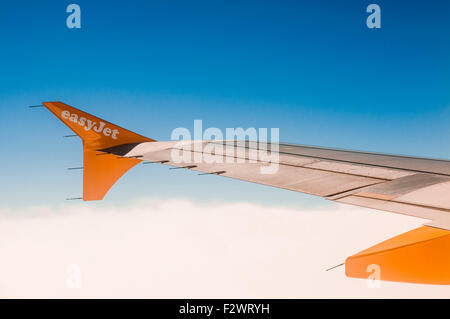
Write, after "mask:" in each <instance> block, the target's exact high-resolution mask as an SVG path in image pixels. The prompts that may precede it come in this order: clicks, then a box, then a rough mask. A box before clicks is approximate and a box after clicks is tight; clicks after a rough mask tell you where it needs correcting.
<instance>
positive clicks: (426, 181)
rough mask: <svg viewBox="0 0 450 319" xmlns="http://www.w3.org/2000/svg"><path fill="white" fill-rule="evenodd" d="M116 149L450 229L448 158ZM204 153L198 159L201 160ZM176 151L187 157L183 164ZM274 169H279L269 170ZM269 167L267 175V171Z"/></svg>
mask: <svg viewBox="0 0 450 319" xmlns="http://www.w3.org/2000/svg"><path fill="white" fill-rule="evenodd" d="M196 149H197V150H196ZM273 149H276V150H275V151H272V150H273ZM178 150H180V151H178ZM110 151H112V152H115V153H116V154H120V155H121V156H124V157H135V158H140V159H142V160H146V161H148V162H158V163H162V164H165V165H170V166H174V167H178V168H185V169H190V170H194V171H199V172H203V173H211V174H215V175H220V176H224V177H230V178H234V179H239V180H243V181H249V182H253V183H258V184H264V185H269V186H273V187H278V188H284V189H288V190H292V191H297V192H302V193H307V194H312V195H317V196H321V197H324V198H326V199H328V200H332V201H336V202H340V203H346V204H352V205H357V206H363V207H369V208H374V209H379V210H383V211H389V212H394V213H400V214H405V215H410V216H414V217H420V218H425V219H429V220H431V222H430V223H429V224H428V225H430V226H435V227H439V228H442V229H446V230H450V161H447V160H438V159H426V158H415V157H406V156H397V155H386V154H377V153H368V152H359V151H349V150H341V149H330V148H322V147H314V146H303V145H293V144H277V145H275V146H274V144H272V143H257V142H249V141H242V142H235V141H230V142H227V141H223V142H222V141H198V142H189V143H186V142H182V143H180V142H150V143H142V144H140V145H137V146H135V147H134V148H133V149H131V150H129V151H128V152H126V153H124V152H120V151H119V150H110ZM252 151H255V152H256V153H258V152H260V153H261V154H263V156H259V155H257V156H254V159H253V160H252V156H251V152H252ZM198 152H201V156H199V157H198V158H199V159H201V160H200V161H199V160H196V159H195V155H196V154H195V153H198ZM176 153H178V154H176ZM173 154H176V158H183V159H184V160H183V161H181V162H180V161H178V162H177V161H176V160H174V158H173V157H174V156H173ZM208 158H209V162H208ZM275 164H276V165H277V167H275ZM271 166H273V172H270V170H269V168H270V167H271ZM264 167H266V168H267V170H268V171H269V172H264V171H263V170H262V168H264Z"/></svg>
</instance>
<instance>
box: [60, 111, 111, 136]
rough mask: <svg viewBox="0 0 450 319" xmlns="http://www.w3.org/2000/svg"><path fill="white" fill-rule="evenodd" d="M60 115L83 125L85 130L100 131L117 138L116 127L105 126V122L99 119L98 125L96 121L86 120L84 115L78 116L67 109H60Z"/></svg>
mask: <svg viewBox="0 0 450 319" xmlns="http://www.w3.org/2000/svg"><path fill="white" fill-rule="evenodd" d="M61 116H62V118H63V119H66V120H69V121H71V122H73V123H76V124H78V125H80V126H83V127H84V129H85V130H86V131H90V130H93V131H95V132H97V133H102V134H103V135H105V136H111V138H113V139H115V140H117V135H118V134H119V130H118V129H114V130H112V129H110V128H109V127H107V126H106V123H105V122H102V121H100V123H99V124H98V125H96V124H97V122H92V121H91V120H88V119H87V118H85V117H82V116H80V117H79V116H78V114H75V113H72V114H70V112H69V111H62V113H61Z"/></svg>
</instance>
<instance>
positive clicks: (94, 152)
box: [42, 102, 155, 201]
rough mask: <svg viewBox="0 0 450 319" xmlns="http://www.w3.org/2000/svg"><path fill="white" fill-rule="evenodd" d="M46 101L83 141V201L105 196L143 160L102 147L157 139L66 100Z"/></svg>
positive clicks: (49, 107) (52, 110) (50, 108)
mask: <svg viewBox="0 0 450 319" xmlns="http://www.w3.org/2000/svg"><path fill="white" fill-rule="evenodd" d="M42 104H43V105H44V106H45V107H46V108H47V109H48V110H50V112H52V113H53V114H54V115H55V116H56V117H57V118H59V119H60V120H61V121H62V122H63V123H64V124H66V125H67V126H68V127H69V128H70V129H71V130H72V131H73V132H74V133H75V134H77V135H78V136H79V137H81V139H82V140H83V151H84V164H83V168H84V171H83V200H85V201H89V200H100V199H103V197H104V196H105V194H106V193H107V192H108V190H109V189H110V188H111V187H112V185H114V183H115V182H116V181H117V180H118V179H119V178H120V177H121V176H122V175H123V174H125V173H126V172H127V171H128V170H129V169H130V168H132V167H133V166H135V165H136V164H138V163H139V162H140V160H139V159H135V158H124V157H120V156H117V155H112V154H107V153H104V152H102V151H101V150H105V149H108V148H111V147H115V146H120V145H126V144H135V143H143V142H154V141H155V140H152V139H150V138H148V137H145V136H142V135H139V134H136V133H133V132H131V131H129V130H126V129H124V128H122V127H120V126H117V125H115V124H112V123H110V122H107V121H105V120H102V119H100V118H98V117H95V116H93V115H91V114H88V113H86V112H83V111H81V110H78V109H76V108H74V107H72V106H69V105H67V104H64V103H62V102H43V103H42ZM100 154H101V155H100Z"/></svg>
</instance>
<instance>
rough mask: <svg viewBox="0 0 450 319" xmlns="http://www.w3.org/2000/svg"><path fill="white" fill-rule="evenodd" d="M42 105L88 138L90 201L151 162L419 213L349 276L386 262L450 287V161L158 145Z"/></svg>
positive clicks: (245, 145) (390, 271)
mask: <svg viewBox="0 0 450 319" xmlns="http://www.w3.org/2000/svg"><path fill="white" fill-rule="evenodd" d="M43 104H44V106H46V107H47V108H48V109H49V110H50V111H52V112H53V113H54V114H55V115H56V116H57V117H58V118H60V119H61V120H62V121H63V122H64V123H65V124H66V125H67V126H69V127H70V128H71V129H72V130H73V131H74V132H75V133H76V134H77V135H79V136H80V137H81V138H82V139H83V145H84V146H83V147H84V152H85V160H84V192H83V199H84V200H96V199H102V198H103V196H104V195H105V194H106V192H107V191H108V190H109V188H110V187H111V186H112V185H113V184H114V183H115V182H116V181H117V179H118V178H120V176H122V174H124V173H125V172H126V171H127V170H128V169H130V168H131V167H133V166H134V165H136V164H137V163H139V162H140V161H145V162H144V163H150V162H151V163H161V164H164V165H169V166H171V167H172V168H179V169H190V170H194V171H198V172H199V173H202V174H214V175H219V176H223V177H229V178H234V179H238V180H243V181H249V182H253V183H258V184H264V185H269V186H273V187H278V188H283V189H288V190H292V191H297V192H302V193H308V194H312V195H317V196H321V197H324V198H326V199H328V200H332V201H336V202H339V203H345V204H351V205H357V206H363V207H369V208H374V209H378V210H383V211H389V212H394V213H400V214H405V215H410V216H415V217H420V218H424V219H428V220H430V222H429V223H427V224H426V225H425V226H423V227H420V228H417V229H415V230H412V231H410V232H407V233H405V234H402V235H399V236H396V237H394V238H391V239H389V240H387V241H385V242H382V243H380V244H378V245H376V246H373V247H372V248H369V249H367V250H364V251H362V252H360V253H358V254H355V255H353V256H351V257H349V258H347V260H346V263H345V265H346V275H347V276H349V277H355V278H368V277H369V276H370V274H371V271H372V270H371V269H375V270H377V269H378V268H377V267H380V271H381V274H380V277H381V278H382V279H383V280H390V281H400V282H415V283H432V284H450V253H449V252H450V161H448V160H439V159H427V158H417V157H407V156H397V155H388V154H377V153H369V152H360V151H349V150H342V149H331V148H322V147H314V146H304V145H293V144H283V143H276V144H274V143H261V142H251V141H168V142H156V141H154V140H152V139H148V138H145V137H143V136H141V135H138V134H135V133H133V132H130V131H128V130H125V129H123V128H121V127H118V126H116V125H114V124H112V123H109V122H106V121H104V120H101V119H99V118H96V117H94V116H92V115H90V114H87V113H85V112H82V111H80V110H77V109H75V108H73V107H70V106H68V105H66V104H64V103H61V102H44V103H43ZM82 119H84V120H82ZM373 265H375V266H376V267H375V268H374V267H373ZM369 266H370V267H371V268H369ZM368 269H369V270H370V271H369V270H368Z"/></svg>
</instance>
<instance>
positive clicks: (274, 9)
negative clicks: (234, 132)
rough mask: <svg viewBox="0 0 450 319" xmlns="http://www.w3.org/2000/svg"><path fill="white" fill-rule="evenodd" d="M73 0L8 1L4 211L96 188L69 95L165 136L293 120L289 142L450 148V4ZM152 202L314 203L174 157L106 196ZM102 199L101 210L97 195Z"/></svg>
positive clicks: (287, 130) (1, 87) (3, 76)
mask: <svg viewBox="0 0 450 319" xmlns="http://www.w3.org/2000/svg"><path fill="white" fill-rule="evenodd" d="M69 3H70V2H65V1H39V2H38V1H20V2H19V1H2V2H1V4H0V39H1V46H2V50H0V70H1V71H0V118H1V119H2V125H1V126H0V143H1V146H2V155H3V156H1V157H0V173H1V176H2V183H1V184H0V193H1V194H2V195H1V198H2V203H1V205H3V206H8V207H9V206H11V207H12V206H21V205H37V204H44V203H45V204H48V203H51V204H55V203H60V202H61V201H63V200H64V199H65V198H66V197H73V196H75V197H76V196H79V195H80V194H81V188H82V184H81V172H76V171H75V172H73V171H72V172H68V171H66V170H65V169H66V168H67V167H73V166H79V165H80V164H81V162H82V153H81V142H80V141H79V140H78V139H77V138H73V139H63V138H62V136H63V135H65V134H68V133H70V132H69V130H68V129H67V128H65V127H64V126H63V125H62V124H61V123H60V122H59V121H58V120H57V119H56V118H54V117H53V116H52V115H51V114H50V113H49V112H47V111H46V110H44V109H32V110H31V109H28V108H26V106H27V105H34V104H39V103H40V102H41V101H54V100H60V101H63V102H65V103H67V104H69V105H72V106H75V107H78V108H81V109H83V110H85V111H87V112H89V113H93V114H95V115H98V116H100V117H102V118H104V119H106V120H108V121H111V122H113V123H116V124H119V125H121V126H124V127H126V128H128V129H130V130H133V131H136V132H138V133H141V134H143V135H146V136H148V137H151V138H154V139H157V140H168V139H169V138H170V134H171V132H172V130H173V129H174V128H176V127H180V126H181V127H187V128H192V126H193V120H195V119H201V120H203V123H204V126H206V127H209V126H215V127H219V128H221V129H225V128H226V127H244V128H247V127H257V128H258V127H268V128H270V127H278V128H279V129H280V139H281V140H282V141H286V142H292V143H299V144H309V145H321V146H329V147H341V148H349V149H358V150H368V151H376V152H387V153H397V154H408V155H418V156H429V157H438V158H449V157H450V148H449V146H450V142H449V140H448V136H449V133H450V129H449V125H448V123H449V120H450V90H449V88H450V58H449V57H450V41H449V38H450V26H449V20H448V12H449V9H450V3H448V2H445V1H376V3H378V4H379V5H380V6H381V10H382V13H381V15H382V16H381V19H382V22H381V23H382V28H381V29H368V28H367V27H366V24H365V21H366V17H367V16H368V13H366V7H367V5H368V4H370V3H371V1H356V0H355V1H283V2H276V1H129V2H123V1H120V2H119V1H118V2H115V1H81V0H80V1H76V3H78V4H79V5H80V7H81V11H82V28H81V29H79V30H76V29H68V28H67V27H66V24H65V20H66V17H67V16H68V14H67V13H66V12H65V11H66V10H65V9H66V6H67V5H68V4H69ZM143 196H159V197H164V196H181V197H183V196H185V197H192V198H196V199H201V200H211V199H212V200H224V201H227V200H233V199H238V200H243V199H246V200H249V201H255V202H263V203H280V202H282V203H285V204H287V205H291V204H292V205H299V204H302V205H305V204H306V203H309V204H311V205H315V204H318V203H323V201H318V200H317V199H314V198H313V197H310V196H307V195H301V194H298V193H293V192H289V191H284V190H274V189H270V188H269V187H266V186H260V185H252V184H249V183H241V182H236V181H231V180H228V179H222V178H220V177H214V176H203V177H199V176H197V175H196V174H195V173H191V172H181V171H177V172H173V171H168V170H167V168H166V167H158V166H156V165H155V166H149V165H147V166H143V167H136V168H134V169H133V170H131V171H130V172H129V173H128V174H127V175H126V176H125V177H124V178H123V179H121V181H120V182H119V183H118V184H117V185H116V186H115V187H114V188H113V189H112V191H111V192H110V193H109V194H108V196H107V197H106V199H107V201H110V202H114V201H118V202H122V201H123V200H128V199H133V198H135V197H143ZM94 205H95V204H94Z"/></svg>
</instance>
